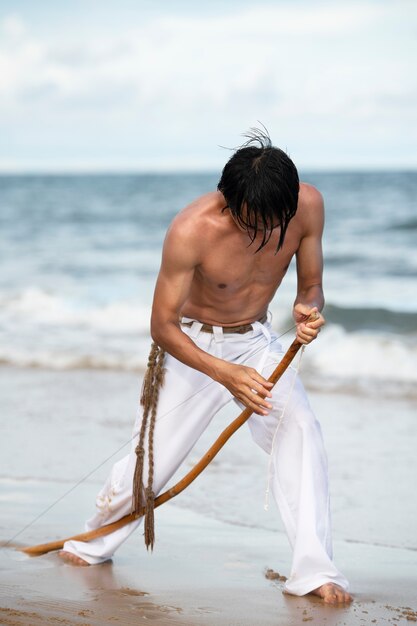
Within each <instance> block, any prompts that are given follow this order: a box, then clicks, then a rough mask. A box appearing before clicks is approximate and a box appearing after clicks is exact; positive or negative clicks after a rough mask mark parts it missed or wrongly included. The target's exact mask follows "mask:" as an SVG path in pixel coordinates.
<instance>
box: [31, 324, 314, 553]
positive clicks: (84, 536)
mask: <svg viewBox="0 0 417 626" xmlns="http://www.w3.org/2000/svg"><path fill="white" fill-rule="evenodd" d="M312 319H315V318H312ZM308 321H310V320H308ZM301 346H302V344H301V343H299V342H298V341H297V340H294V341H293V342H292V344H291V346H290V347H289V348H288V350H287V352H286V353H285V354H284V356H283V358H282V360H281V361H280V363H279V364H278V365H277V367H276V368H275V370H274V371H273V372H272V374H271V376H270V377H269V378H268V382H270V383H273V385H275V384H276V383H277V382H278V380H279V379H280V378H281V376H282V375H283V373H284V372H285V370H286V369H287V367H288V366H289V364H290V363H291V361H292V360H293V358H294V357H295V355H296V354H297V352H298V350H299V349H300V348H301ZM252 413H253V411H252V409H249V408H247V409H244V411H242V413H241V414H240V415H239V416H238V417H237V418H236V419H235V420H234V421H233V422H231V423H230V424H229V426H227V428H225V429H224V431H223V432H222V433H221V434H220V435H219V437H218V438H217V439H216V441H215V442H214V443H213V445H212V446H211V448H210V449H209V450H208V451H207V452H206V454H205V455H204V456H203V457H202V458H201V459H200V461H199V462H198V463H197V464H196V465H195V466H194V467H193V468H192V469H191V470H190V471H189V472H188V474H186V475H185V476H184V478H182V479H181V480H180V481H179V482H178V483H177V484H176V485H174V486H173V487H171V488H170V489H168V490H167V491H165V492H164V493H162V494H161V495H159V496H158V497H157V498H155V503H154V507H157V506H160V505H161V504H164V503H165V502H168V500H171V499H172V498H174V497H175V496H177V495H178V494H179V493H181V491H183V490H184V489H185V488H186V487H188V485H190V484H191V483H192V482H193V481H194V480H195V479H196V478H197V476H198V475H199V474H201V472H202V471H203V470H204V469H205V468H206V467H207V465H208V464H209V463H210V462H211V461H212V460H213V459H214V457H215V456H216V454H217V453H218V452H219V451H220V450H221V448H222V447H223V446H224V444H225V443H226V441H228V440H229V439H230V437H231V436H232V435H233V434H234V433H235V432H236V431H237V430H238V429H239V428H240V427H241V426H242V425H243V424H244V423H245V422H246V421H247V420H248V419H249V418H250V416H251V415H252ZM144 512H145V507H143V509H142V510H141V511H139V512H136V513H131V514H129V515H125V516H124V517H122V518H120V519H119V520H117V522H113V523H111V524H107V525H106V526H101V527H100V528H97V529H95V530H91V531H89V532H85V533H81V534H79V535H74V536H72V537H68V538H67V539H60V540H58V541H52V542H50V543H42V544H39V545H36V546H29V547H27V548H21V549H20V550H21V551H22V552H25V553H26V554H29V555H30V556H40V555H41V554H46V553H47V552H52V551H53V550H60V549H62V547H63V545H64V543H65V542H66V541H70V540H71V541H73V540H75V541H91V540H92V539H96V538H97V537H103V536H104V535H108V534H109V533H112V532H114V531H115V530H118V529H119V528H122V527H123V526H126V524H130V523H131V522H133V521H135V520H136V519H138V518H139V517H142V515H143V514H144Z"/></svg>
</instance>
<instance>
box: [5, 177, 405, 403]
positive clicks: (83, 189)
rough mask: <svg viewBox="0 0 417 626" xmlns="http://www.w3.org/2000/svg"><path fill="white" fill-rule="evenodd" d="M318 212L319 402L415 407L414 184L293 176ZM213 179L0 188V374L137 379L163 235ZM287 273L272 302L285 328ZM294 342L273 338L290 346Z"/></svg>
mask: <svg viewBox="0 0 417 626" xmlns="http://www.w3.org/2000/svg"><path fill="white" fill-rule="evenodd" d="M300 178H301V180H303V181H305V182H309V183H311V184H313V185H315V186H316V187H317V188H318V189H319V190H320V191H321V192H322V194H323V196H324V200H325V206H326V227H325V234H324V255H325V274H324V290H325V297H326V308H325V310H324V314H325V316H326V318H327V321H328V323H327V325H326V327H325V329H324V331H323V333H321V335H320V339H319V340H317V341H316V342H315V343H313V344H312V345H311V346H309V347H308V349H307V350H306V355H305V358H304V363H303V369H304V376H305V379H306V382H307V384H308V385H310V386H312V387H314V388H315V389H330V390H337V389H341V390H350V391H352V390H353V391H354V392H358V393H361V394H363V393H365V394H366V393H368V392H369V393H375V392H376V393H382V394H389V395H397V394H399V395H401V396H403V395H404V394H406V395H407V396H408V395H411V396H414V395H416V393H417V392H416V382H417V289H416V278H417V245H416V243H417V239H416V236H417V202H416V198H417V172H406V171H391V172H320V173H319V172H300ZM217 179H218V177H217V175H215V174H195V173H193V174H187V173H184V174H166V175H162V174H137V175H130V174H129V175H104V174H100V175H65V176H58V175H30V176H29V175H27V176H23V175H14V176H5V175H4V176H1V177H0V229H1V246H0V262H1V273H0V363H2V364H8V365H13V366H17V367H22V366H23V367H29V368H51V369H77V368H92V369H110V370H135V371H136V370H137V371H143V368H144V366H145V364H146V358H147V353H148V349H149V342H150V337H149V317H150V307H151V301H152V293H153V288H154V284H155V279H156V276H157V272H158V269H159V263H160V255H161V248H162V243H163V238H164V233H165V231H166V228H167V226H168V225H169V223H170V221H171V220H172V218H173V217H174V216H175V214H176V213H177V212H178V211H180V210H181V208H182V207H183V206H185V205H186V204H187V203H189V202H190V201H191V200H192V199H194V198H195V197H196V196H198V195H200V194H203V193H205V192H207V191H210V190H213V189H215V187H216V185H217ZM295 293H296V272H295V263H294V262H293V263H292V264H291V266H290V268H289V270H288V272H287V275H286V277H285V278H284V281H283V284H282V285H281V287H280V289H279V290H278V293H277V295H276V297H275V298H274V300H273V302H272V303H271V312H272V314H273V324H274V326H275V328H276V329H277V330H278V331H279V332H280V333H284V332H285V331H287V330H288V329H289V328H290V327H291V326H292V321H291V310H292V302H293V300H294V297H295ZM292 338H293V331H292V332H291V331H290V332H288V333H287V334H286V335H284V337H283V343H284V345H285V342H287V343H290V341H291V340H292Z"/></svg>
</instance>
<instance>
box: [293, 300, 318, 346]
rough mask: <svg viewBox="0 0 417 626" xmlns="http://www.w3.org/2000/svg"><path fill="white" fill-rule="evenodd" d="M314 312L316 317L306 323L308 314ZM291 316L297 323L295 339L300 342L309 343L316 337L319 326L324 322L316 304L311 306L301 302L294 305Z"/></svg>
mask: <svg viewBox="0 0 417 626" xmlns="http://www.w3.org/2000/svg"><path fill="white" fill-rule="evenodd" d="M314 314H316V316H317V319H315V320H314V321H312V322H308V323H306V320H308V318H309V317H310V315H314ZM293 317H294V321H295V323H296V324H297V330H296V339H297V341H299V342H300V343H302V344H308V343H311V342H312V341H313V339H316V337H317V335H318V334H319V332H320V329H321V327H322V326H324V324H325V323H326V320H325V319H324V317H323V315H322V314H321V313H320V311H319V310H318V308H317V307H316V306H315V307H313V308H311V307H309V306H308V305H306V304H301V303H298V304H296V305H295V307H294V310H293Z"/></svg>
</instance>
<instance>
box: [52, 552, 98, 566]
mask: <svg viewBox="0 0 417 626" xmlns="http://www.w3.org/2000/svg"><path fill="white" fill-rule="evenodd" d="M58 556H59V557H61V559H62V560H63V561H65V563H69V564H70V565H81V566H82V567H85V566H86V565H90V563H87V561H84V559H82V558H80V557H79V556H76V555H75V554H72V552H67V551H66V550H60V551H59V552H58Z"/></svg>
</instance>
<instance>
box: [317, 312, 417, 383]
mask: <svg viewBox="0 0 417 626" xmlns="http://www.w3.org/2000/svg"><path fill="white" fill-rule="evenodd" d="M306 361H307V362H308V366H309V369H314V371H315V372H317V373H318V374H319V375H322V376H329V377H331V378H333V379H335V378H338V379H341V380H343V379H349V380H355V379H356V380H360V379H367V380H378V381H383V380H387V381H399V382H405V383H410V384H411V383H417V342H416V338H414V339H410V340H409V341H407V339H406V338H404V337H403V336H401V337H400V336H398V335H388V334H382V333H369V332H368V333H365V332H350V333H348V332H347V331H345V330H344V329H343V328H342V327H341V326H337V325H335V324H333V325H329V326H327V327H325V328H324V329H323V332H322V333H321V334H320V335H319V338H318V339H317V340H316V341H315V342H313V343H312V344H311V345H310V346H309V347H308V349H307V350H306Z"/></svg>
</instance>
